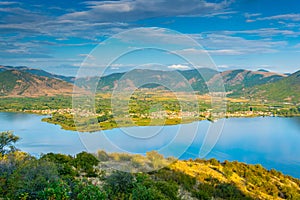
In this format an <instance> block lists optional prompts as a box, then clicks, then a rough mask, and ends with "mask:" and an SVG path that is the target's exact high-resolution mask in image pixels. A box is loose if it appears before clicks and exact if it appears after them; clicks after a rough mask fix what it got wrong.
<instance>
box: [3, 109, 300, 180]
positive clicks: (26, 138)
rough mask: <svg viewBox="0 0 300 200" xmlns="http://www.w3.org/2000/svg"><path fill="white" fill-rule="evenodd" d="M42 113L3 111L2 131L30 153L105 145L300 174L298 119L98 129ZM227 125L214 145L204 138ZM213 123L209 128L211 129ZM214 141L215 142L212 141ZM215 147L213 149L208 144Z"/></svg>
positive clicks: (76, 150)
mask: <svg viewBox="0 0 300 200" xmlns="http://www.w3.org/2000/svg"><path fill="white" fill-rule="evenodd" d="M43 117H44V116H39V115H33V114H25V113H5V112H3V113H0V131H6V130H12V131H14V133H15V134H16V135H18V136H19V137H21V140H20V141H19V142H18V143H17V147H18V148H19V149H21V150H22V151H25V152H28V153H30V154H32V155H36V156H38V155H40V154H41V153H47V152H55V153H64V154H72V155H74V154H76V153H79V152H81V151H90V152H93V151H96V150H97V149H104V150H106V151H109V152H115V151H117V152H130V153H140V154H144V153H145V152H147V151H151V150H157V151H159V152H160V153H162V154H164V155H166V156H176V157H180V159H189V158H197V157H199V155H200V157H201V158H202V157H203V155H205V158H207V159H209V158H216V159H218V160H220V161H224V160H230V161H233V160H237V161H240V162H245V163H248V164H258V163H259V164H261V165H263V166H264V167H266V168H268V169H271V168H274V169H276V170H279V171H282V172H283V173H285V174H289V175H292V176H294V177H297V178H300V118H299V117H293V118H281V117H256V118H229V119H224V120H223V121H222V120H220V122H219V121H218V122H215V123H211V122H208V121H200V122H194V123H190V124H184V125H174V126H148V127H131V128H121V129H120V128H117V129H113V130H106V131H101V132H96V133H77V132H75V131H66V130H63V129H61V128H60V126H58V125H53V124H48V123H46V122H42V121H41V119H42V118H43ZM221 122H224V127H223V129H222V132H221V133H220V136H219V139H218V141H217V142H216V145H215V146H213V144H214V142H215V141H214V140H215V139H216V138H217V136H214V138H213V140H211V141H208V143H205V142H203V141H204V140H205V138H206V137H207V135H209V134H211V132H207V131H208V130H211V131H214V130H215V129H214V126H217V127H221V126H220V123H221ZM209 128H210V129H209ZM209 143H211V144H209ZM211 147H213V148H212V149H211V151H209V150H210V148H211Z"/></svg>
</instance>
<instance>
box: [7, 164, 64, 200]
mask: <svg viewBox="0 0 300 200" xmlns="http://www.w3.org/2000/svg"><path fill="white" fill-rule="evenodd" d="M58 180H59V174H58V172H57V169H56V166H55V164H54V163H51V162H48V161H45V160H29V161H27V162H25V163H24V164H22V165H21V166H19V167H18V168H17V169H16V170H15V171H14V172H13V174H12V175H11V176H10V177H9V180H8V182H9V196H10V197H11V199H18V198H20V197H21V196H23V195H28V196H30V198H31V199H36V198H37V197H38V194H39V193H40V192H42V191H43V190H44V189H45V188H47V187H48V186H49V185H51V184H52V183H55V182H57V181H58Z"/></svg>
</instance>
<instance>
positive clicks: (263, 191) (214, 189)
mask: <svg viewBox="0 0 300 200" xmlns="http://www.w3.org/2000/svg"><path fill="white" fill-rule="evenodd" d="M18 139H19V138H18V137H17V136H15V135H13V134H12V133H11V132H2V133H0V144H1V145H0V152H1V153H0V198H2V199H82V200H89V199H91V200H92V199H139V200H140V199H143V200H148V199H149V200H151V199H153V200H157V199H172V200H173V199H207V200H209V199H299V198H300V180H298V179H295V178H292V177H290V176H286V175H283V174H282V173H280V172H278V171H275V170H266V169H264V168H263V167H262V166H260V165H246V164H243V163H238V162H228V161H225V162H223V163H220V162H218V161H217V160H215V159H211V160H201V159H196V160H188V161H178V160H174V159H171V158H168V159H165V158H163V157H162V156H161V155H159V154H158V153H157V152H148V153H147V154H146V156H141V155H129V154H123V153H106V152H104V151H98V152H97V153H96V154H95V155H92V154H89V153H86V152H81V153H78V154H77V155H76V156H69V155H63V154H54V153H48V154H45V155H41V156H40V158H36V157H33V156H30V155H29V154H27V153H24V152H21V151H18V150H16V149H15V148H14V143H15V142H17V141H18ZM166 164H168V165H166ZM112 166H123V167H127V168H124V169H131V170H132V169H136V170H137V171H143V170H145V169H148V171H149V169H155V171H151V170H150V172H139V173H134V172H133V171H132V172H121V171H117V170H114V169H113V168H112Z"/></svg>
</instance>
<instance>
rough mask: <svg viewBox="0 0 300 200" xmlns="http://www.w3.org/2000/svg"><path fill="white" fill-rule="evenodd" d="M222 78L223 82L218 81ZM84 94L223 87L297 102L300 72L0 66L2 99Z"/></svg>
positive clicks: (243, 94) (230, 91) (237, 93)
mask: <svg viewBox="0 0 300 200" xmlns="http://www.w3.org/2000/svg"><path fill="white" fill-rule="evenodd" d="M219 76H221V77H222V79H223V82H221V81H220V79H219V78H218V77H219ZM75 80H76V86H78V87H81V88H84V89H85V90H87V89H91V88H93V85H95V84H96V85H97V86H96V87H97V91H98V92H107V91H112V90H114V89H116V88H118V89H120V90H132V89H136V88H150V89H159V88H168V89H169V90H173V91H187V90H191V89H192V90H194V91H197V92H199V93H200V94H205V93H208V88H215V89H214V91H217V90H218V89H217V88H220V86H221V85H222V84H224V87H225V90H226V92H227V95H229V96H234V97H245V98H248V97H252V98H266V99H273V100H281V101H282V100H285V101H297V102H298V101H299V98H300V96H299V91H300V71H297V72H295V73H293V74H279V73H274V72H269V71H267V70H258V71H249V70H244V69H238V70H227V71H224V72H218V71H215V70H212V69H208V68H201V69H198V70H196V69H193V70H184V71H180V70H176V71H160V70H149V69H135V70H132V71H129V72H126V73H125V72H124V73H113V74H110V75H107V76H103V77H100V78H96V77H87V78H77V79H76V78H75V77H67V76H62V75H56V74H52V73H49V72H46V71H44V70H40V69H32V68H28V67H23V66H22V67H11V66H0V95H1V96H43V95H57V94H62V95H70V94H72V91H73V86H74V85H73V84H74V81H75Z"/></svg>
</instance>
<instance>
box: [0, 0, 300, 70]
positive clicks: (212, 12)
mask: <svg viewBox="0 0 300 200" xmlns="http://www.w3.org/2000/svg"><path fill="white" fill-rule="evenodd" d="M124 33H125V34H124ZM128 33H130V37H129V34H128ZM299 36H300V4H299V3H298V0H153V1H149V0H111V1H80V0H72V1H71V0H70V1H62V0H51V1H41V0H12V1H8V0H3V1H0V44H1V45H0V65H10V66H28V67H32V68H40V69H44V70H47V71H50V72H53V73H58V74H63V75H72V76H74V75H76V74H77V72H78V70H79V68H80V67H81V68H82V67H89V68H98V67H102V68H103V67H105V66H107V64H109V65H110V68H109V73H113V72H118V71H126V70H129V69H132V68H133V67H136V66H143V67H145V66H147V67H148V68H150V69H162V68H165V69H170V70H171V69H181V70H184V69H191V68H192V66H191V63H190V62H188V60H189V59H190V58H191V59H196V58H198V60H199V59H200V60H201V59H202V57H201V56H202V55H203V51H205V53H206V54H205V56H206V57H209V58H210V59H211V60H212V63H213V64H215V66H216V67H217V69H218V70H220V71H224V70H231V69H249V70H258V69H266V70H270V71H275V72H279V73H286V72H289V73H291V72H295V71H297V70H299V69H300V62H299V60H300V59H299V58H300V37H299ZM188 38H189V39H188ZM196 43H197V44H199V45H196ZM125 47H126V48H125ZM148 47H155V49H154V50H153V49H148V50H145V48H148ZM120 48H121V49H123V50H124V51H121V50H119V49H120ZM139 48H144V50H143V51H142V50H141V49H139ZM125 49H126V50H127V52H128V51H129V53H127V54H126V55H117V54H120V53H124V52H125ZM130 49H131V51H130ZM137 49H139V50H138V51H137ZM178 54H179V55H178ZM170 55H172V56H170ZM180 56H183V57H180ZM179 57H180V58H179ZM203 59H204V60H206V59H207V58H204V57H203ZM210 64H211V63H210ZM102 65H103V66H102ZM206 65H208V64H207V62H203V63H201V62H199V63H197V65H196V66H194V67H205V66H206Z"/></svg>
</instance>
